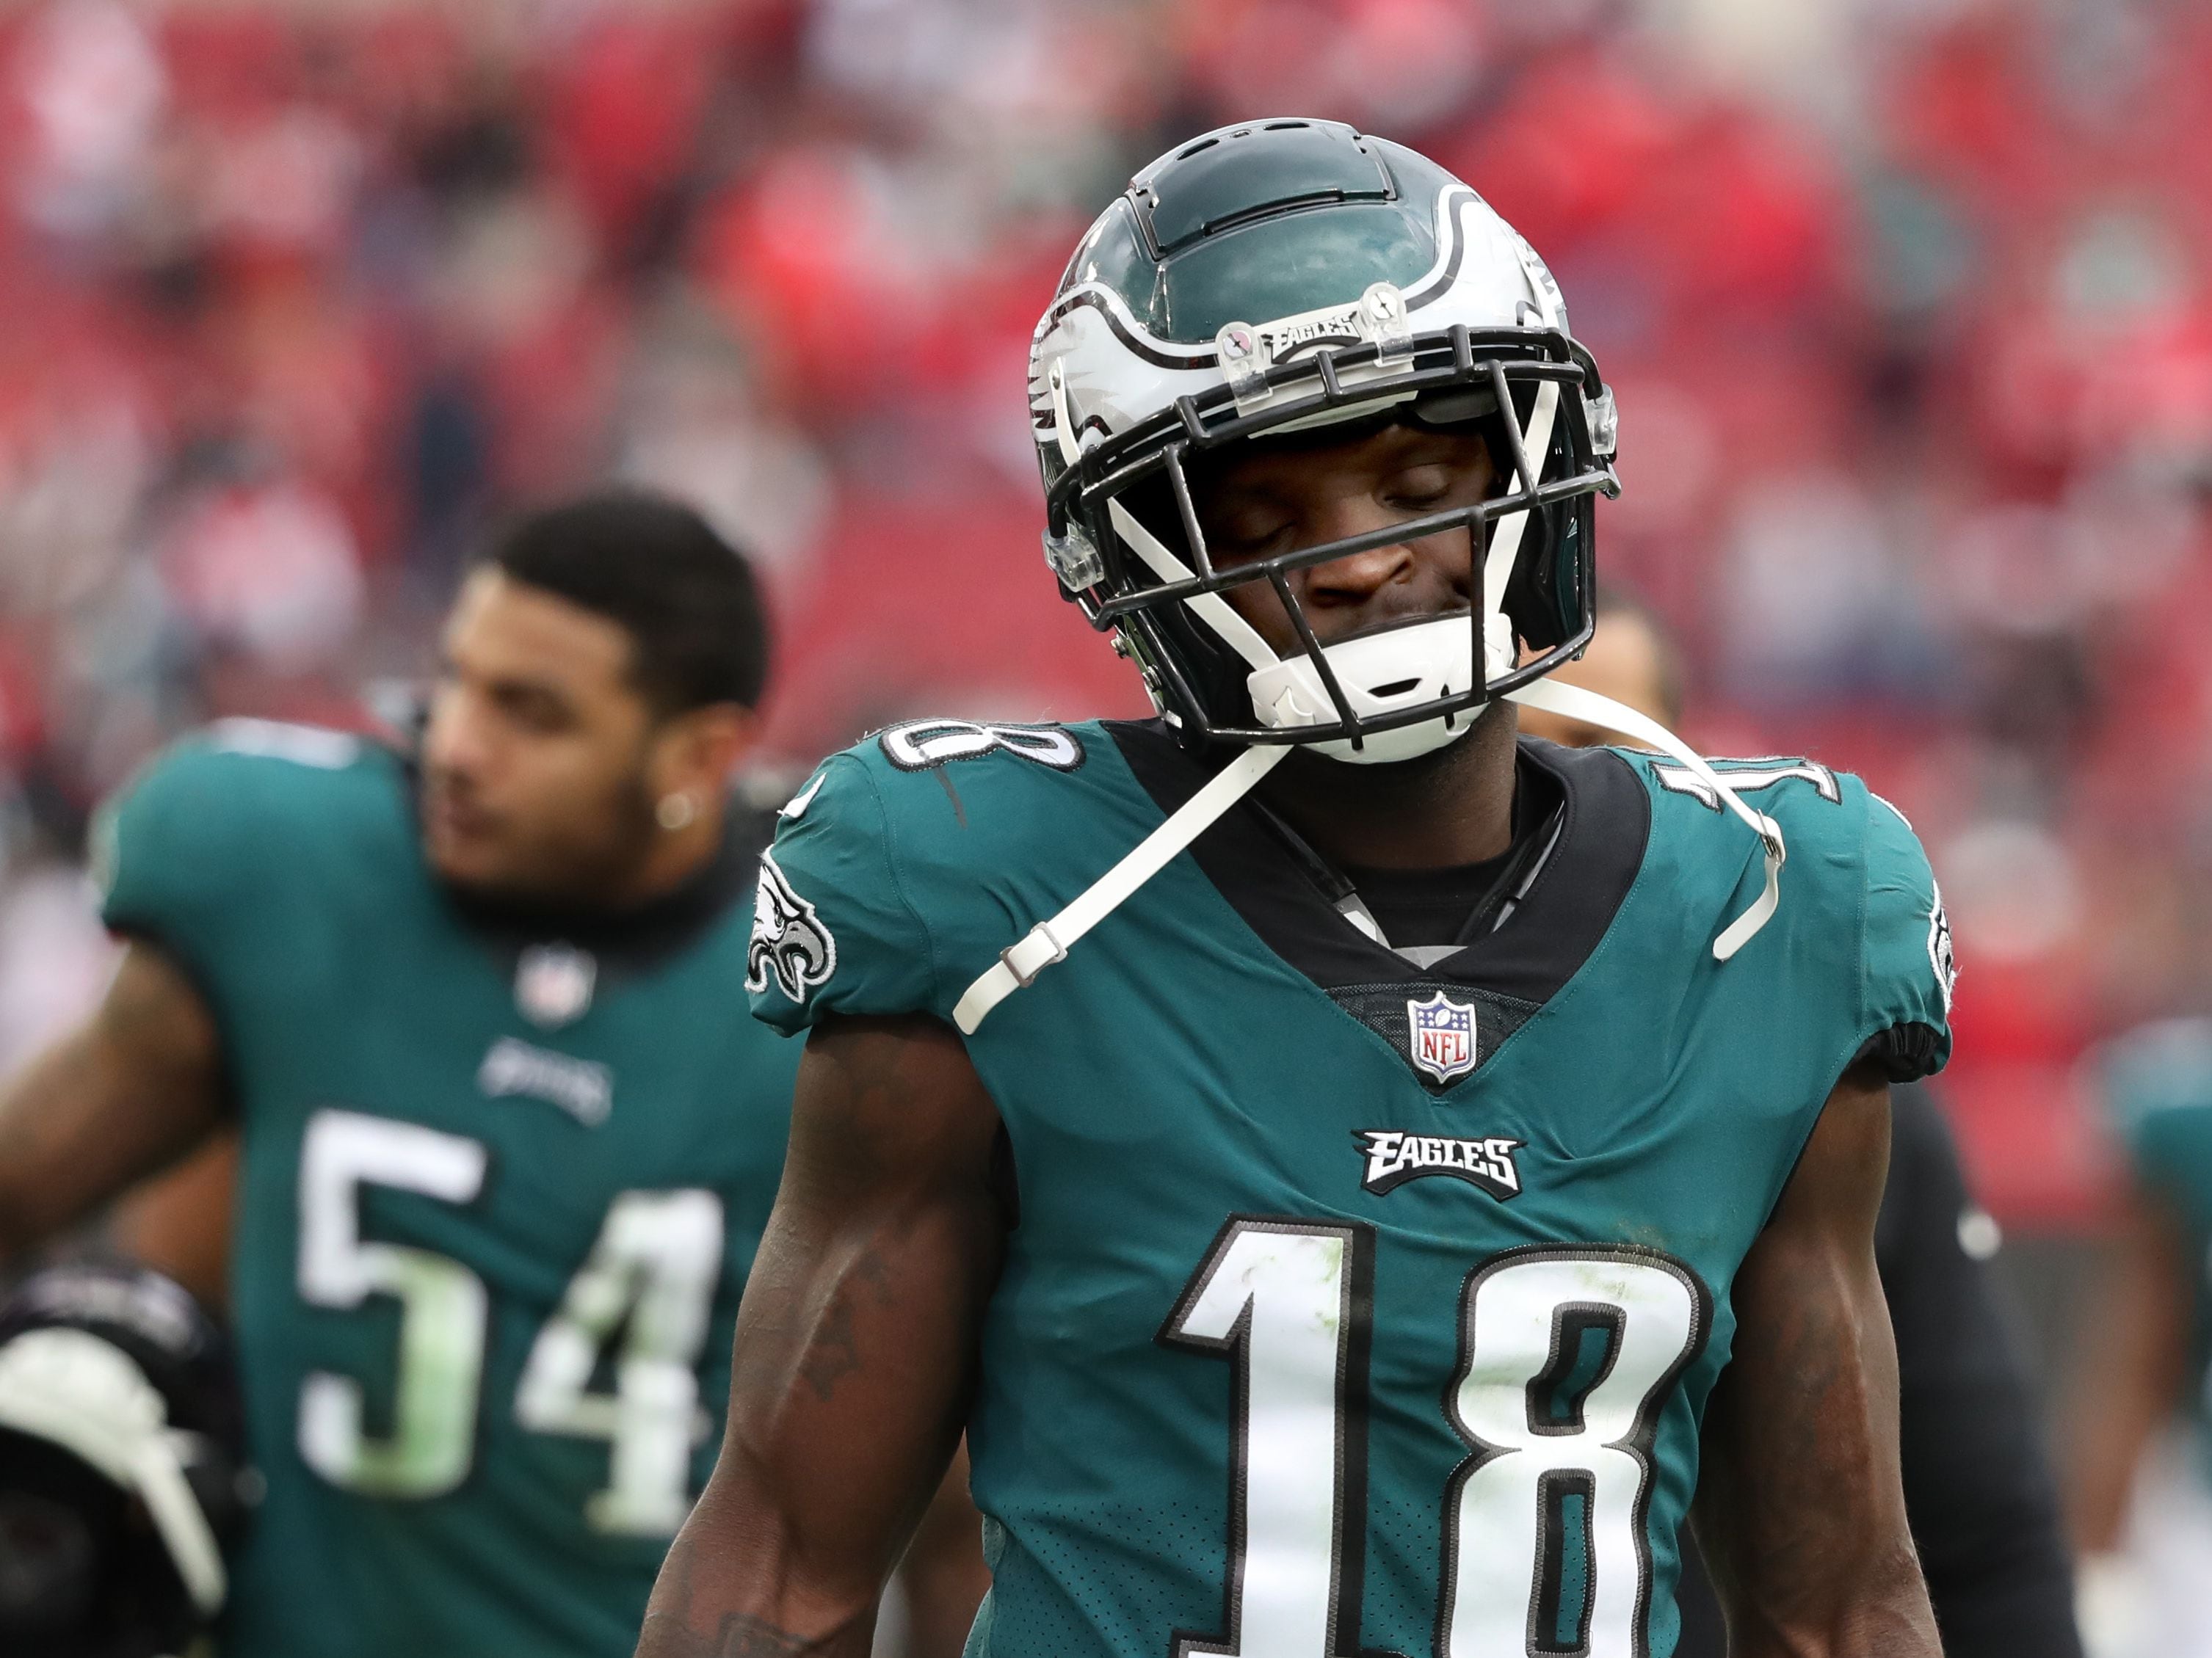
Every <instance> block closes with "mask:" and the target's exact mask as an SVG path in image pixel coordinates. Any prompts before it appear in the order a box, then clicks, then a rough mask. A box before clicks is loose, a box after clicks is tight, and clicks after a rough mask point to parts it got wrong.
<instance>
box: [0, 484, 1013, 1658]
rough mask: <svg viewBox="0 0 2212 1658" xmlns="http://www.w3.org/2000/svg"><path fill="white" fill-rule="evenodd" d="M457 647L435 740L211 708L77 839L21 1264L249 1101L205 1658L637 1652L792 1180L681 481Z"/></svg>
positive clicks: (623, 504)
mask: <svg viewBox="0 0 2212 1658" xmlns="http://www.w3.org/2000/svg"><path fill="white" fill-rule="evenodd" d="M443 651H444V663H443V671H442V673H441V677H440V679H439V681H438V683H437V686H436V688H435V692H434V694H433V695H432V697H431V699H430V701H429V703H428V710H427V720H426V723H425V725H424V726H423V728H422V734H421V738H420V744H419V750H418V751H417V752H416V753H414V754H411V755H408V754H401V753H398V752H394V751H392V750H388V749H386V748H384V747H381V746H379V745H378V744H374V743H371V742H368V741H365V740H363V739H362V738H356V737H351V736H345V735H341V734H339V733H337V732H329V731H320V730H309V729H304V728H300V727H293V726H275V725H269V724H264V723H259V722H253V721H229V722H225V723H222V724H220V725H217V726H215V727H213V728H212V729H211V730H210V731H209V732H206V733H204V735H201V736H199V737H197V738H191V739H190V740H188V741H186V742H185V743H183V744H179V746H178V747H176V748H175V749H173V750H171V751H170V752H169V753H167V755H165V756H162V757H161V758H160V759H159V760H157V761H156V762H155V763H154V764H153V765H152V766H151V767H149V768H148V769H147V771H146V772H145V773H144V774H143V775H142V776H141V777H140V778H139V779H138V780H137V781H136V782H135V783H134V784H133V785H132V786H131V788H130V789H129V790H128V791H127V793H125V795H124V796H123V798H122V799H120V801H119V802H118V803H116V804H115V805H113V806H112V808H110V809H109V810H108V811H107V812H106V815H105V817H104V821H103V823H102V825H101V827H100V831H99V846H98V854H99V862H100V874H101V877H102V879H103V881H104V883H105V887H106V919H107V921H108V924H109V925H110V926H112V927H113V928H115V929H116V930H117V931H118V932H120V933H122V934H123V935H125V937H126V938H128V940H129V946H128V949H127V950H126V951H125V955H124V957H123V961H122V964H121V967H120V969H119V971H118V973H117V975H116V977H115V980H114V982H113V985H112V988H111V989H110V990H109V991H108V993H107V995H106V999H105V1001H104V1002H103V1003H102V1005H100V1008H99V1009H98V1010H97V1011H96V1012H95V1014H94V1017H92V1018H91V1020H90V1021H89V1023H87V1024H86V1025H85V1027H84V1028H83V1029H81V1030H80V1031H78V1032H77V1033H76V1034H75V1035H71V1036H70V1037H69V1038H67V1039H66V1040H64V1042H61V1043H60V1044H59V1045H58V1046H57V1047H55V1048H52V1050H51V1051H50V1052H48V1053H47V1054H46V1055H44V1056H43V1057H42V1058H41V1059H40V1060H37V1061H36V1062H34V1063H33V1065H32V1066H30V1068H29V1069H28V1070H27V1072H26V1073H25V1074H24V1075H22V1076H21V1077H20V1078H17V1079H16V1080H15V1082H14V1084H12V1086H10V1087H9V1089H8V1090H6V1092H5V1093H4V1095H0V1254H6V1253H9V1252H13V1251H20V1250H21V1249H23V1248H26V1247H27V1246H28V1245H30V1244H32V1243H33V1242H37V1241H39V1240H40V1239H43V1238H46V1237H47V1236H51V1235H52V1234H54V1233H55V1232H57V1231H58V1230H60V1229H62V1228H64V1227H65V1226H68V1225H69V1224H70V1223H72V1222H73V1221H75V1220H76V1219H77V1218H79V1217H81V1216H83V1215H84V1214H86V1213H87V1212H88V1211H90V1210H91V1209H92V1208H93V1207H94V1206H95V1205H98V1204H100V1203H101V1202H102V1201H103V1200H105V1199H107V1198H109V1197H111V1196H112V1195H113V1194H114V1193H117V1192H118V1190H120V1189H121V1188H122V1187H124V1186H125V1184H126V1183H127V1182H130V1181H133V1180H134V1179H136V1178H137V1177H139V1176H142V1175H146V1174H147V1173H148V1172H149V1171H150V1170H154V1169H159V1168H161V1167H162V1166H163V1165H165V1164H167V1163H172V1162H173V1160H175V1159H177V1158H179V1157H183V1156H185V1155H186V1154H187V1153H190V1152H191V1151H193V1149H194V1148H196V1147H201V1146H204V1145H206V1144H207V1143H208V1142H209V1141H210V1139H211V1138H212V1137H216V1136H217V1135H219V1134H220V1133H222V1131H223V1130H224V1128H225V1127H226V1126H227V1125H230V1126H234V1127H235V1129H236V1132H237V1134H238V1139H239V1145H240V1163H239V1169H238V1174H237V1186H236V1195H235V1198H234V1203H233V1208H234V1222H235V1225H234V1234H233V1236H232V1237H231V1240H230V1242H229V1244H228V1257H229V1273H230V1296H229V1302H230V1307H231V1311H232V1315H233V1317H234V1321H235V1324H236V1331H237V1342H238V1347H239V1363H240V1371H241V1375H242V1380H243V1384H244V1393H245V1398H246V1405H247V1414H248V1428H249V1440H250V1446H251V1450H252V1456H253V1460H254V1461H255V1462H256V1464H257V1465H258V1468H259V1470H260V1472H261V1473H262V1474H263V1475H264V1478H265V1479H266V1482H267V1497H266V1501H265V1503H264V1506H263V1508H262V1509H261V1511H260V1513H259V1515H258V1518H257V1521H256V1523H255V1524H254V1526H253V1527H252V1531H251V1535H250V1538H249V1540H248V1541H247V1543H246V1546H245V1550H244V1552H243V1554H242V1555H241V1557H240V1558H239V1559H238V1560H237V1562H236V1563H235V1565H234V1569H233V1571H232V1591H231V1594H230V1597H229V1605H228V1610H227V1612H226V1614H225V1620H224V1624H223V1626H222V1650H223V1653H224V1655H225V1658H258V1655H271V1658H274V1655H283V1658H316V1655H331V1658H337V1655H347V1658H352V1655H369V1654H375V1655H380V1658H381V1655H391V1654H394V1653H404V1654H413V1655H421V1658H447V1655H463V1654H468V1655H476V1654H484V1653H543V1652H559V1653H564V1654H580V1655H581V1654H592V1653H610V1654H611V1653H617V1652H622V1651H626V1650H627V1649H628V1648H629V1645H630V1643H632V1641H633V1640H634V1639H635V1635H636V1631H637V1626H638V1621H639V1619H640V1618H641V1616H642V1613H643V1610H644V1603H645V1598H646V1595H647V1591H648V1590H649V1588H650V1587H651V1584H652V1581H653V1571H654V1569H655V1568H656V1566H657V1565H658V1564H659V1560H660V1558H661V1556H662V1554H663V1552H665V1549H666V1546H667V1544H668V1540H669V1539H670V1538H671V1536H672V1535H673V1534H674V1533H675V1530H676V1528H677V1526H678V1523H679V1522H680V1521H681V1520H682V1519H683V1517H684V1513H685V1511H686V1510H687V1509H689V1507H690V1503H691V1500H692V1497H693V1494H694V1493H695V1492H696V1490H697V1488H698V1485H699V1483H700V1481H701V1479H702V1477H703V1475H704V1473H706V1468H707V1462H708V1459H709V1458H710V1457H711V1455H712V1446H713V1444H714V1426H715V1424H716V1420H717V1418H718V1417H719V1414H720V1406H721V1404H722V1401H723V1400H724V1398H725V1397H726V1389H727V1383H726V1375H727V1371H726V1364H727V1362H728V1352H727V1350H728V1347H729V1331H730V1327H731V1325H732V1321H733V1319H734V1316H735V1311H736V1307H737V1303H738V1291H739V1289H740V1287H741V1286H742V1284H743V1283H744V1277H745V1273H746V1272H747V1270H748V1268H749V1266H750V1263H751V1260H752V1257H753V1252H754V1248H755V1246H756V1244H757V1242H758V1239H759V1236H760V1233H761V1228H762V1226H763V1223H764V1221H765V1219H766V1218H767V1215H768V1212H769V1203H770V1200H771V1198H772V1195H773V1193H774V1191H775V1185H776V1182H777V1179H778V1175H779V1171H780V1169H781V1163H782V1158H783V1148H784V1142H785V1138H786V1132H787V1120H788V1114H789V1102H790V1095H791V1084H792V1073H793V1065H794V1060H795V1055H793V1054H792V1053H791V1052H790V1051H789V1048H788V1045H787V1044H785V1043H782V1042H778V1041H776V1040H775V1038H774V1037H773V1036H772V1035H769V1034H768V1033H766V1032H758V1031H755V1030H752V1029H748V1028H747V1023H748V1022H746V1021H744V1020H742V1019H738V1020H735V1021H733V1020H732V1018H731V1017H729V1010H730V1009H731V1007H732V1005H733V1003H734V1002H735V1001H736V1000H737V999H738V998H740V997H741V996H742V995H743V994H744V984H745V981H746V979H747V976H748V966H747V952H748V934H749V930H750V920H751V914H752V906H751V900H752V896H753V892H754V888H755V884H756V859H755V853H756V850H757V836H756V835H752V834H750V833H749V829H750V826H748V825H745V824H742V823H738V821H736V819H735V817H734V815H733V813H732V811H731V809H730V808H729V807H728V805H727V804H726V801H727V795H726V787H727V782H728V780H729V777H730V774H731V772H732V768H733V767H734V766H735V765H736V764H737V763H738V761H739V760H740V759H741V757H742V756H744V753H745V752H746V750H747V748H748V746H749V745H750V744H751V742H752V740H753V733H754V731H755V728H756V726H755V719H754V715H753V712H752V710H753V708H754V705H755V704H756V703H757V701H758V700H759V697H760V694H761V688H762V682H763V671H764V665H765V653H766V643H765V635H764V630H763V619H762V615H761V610H760V605H759V602H758V600H757V597H756V594H755V590H754V586H753V582H752V579H751V576H750V573H749V571H748V569H747V567H746V565H745V563H744V561H743V560H742V559H741V558H740V557H739V556H738V555H737V553H736V552H734V551H733V550H732V549H731V548H730V547H729V546H728V545H727V544H725V543H724V542H723V541H722V540H721V539H720V538H719V537H717V536H716V535H715V534H714V532H713V531H711V530H709V529H708V526H707V525H705V524H704V523H703V522H702V521H701V519H699V518H698V517H697V516H696V514H694V513H691V512H690V511H689V510H687V509H684V508H682V507H677V506H675V505H673V504H670V503H665V502H663V501H658V500H654V499H651V498H647V497H643V496H635V495H611V496H603V497H598V498H593V499H589V500H586V501H580V502H577V503H574V504H572V505H568V506H565V507H557V508H555V509H553V510H550V511H547V512H544V513H539V514H538V515H536V516H533V517H531V518H528V519H524V520H523V521H521V522H520V524H519V525H517V526H516V527H515V528H514V530H513V531H512V533H510V534H509V535H508V536H507V537H506V538H505V539H504V540H503V541H501V543H500V544H498V545H497V547H496V548H495V550H494V551H493V552H492V553H491V555H490V556H489V557H488V558H486V559H485V560H484V561H483V562H482V563H480V564H479V565H478V566H477V568H475V569H474V570H473V571H472V573H471V574H470V575H469V576H468V578H467V580H466V581H465V584H464V586H463V587H462V589H461V592H460V594H459V599H458V602H457V603H456V604H455V605H454V607H453V611H452V614H451V616H450V618H449V620H448V622H447V628H446V631H445V637H444V647H443ZM211 1155H212V1157H213V1161H212V1162H210V1163H200V1164H198V1165H197V1166H196V1168H195V1169H194V1172H193V1173H192V1174H191V1175H190V1176H188V1177H187V1179H186V1182H185V1187H184V1188H183V1194H182V1195H180V1196H178V1197H177V1200H175V1201H173V1202H171V1203H170V1204H169V1205H168V1206H167V1218H168V1222H169V1224H168V1225H167V1230H166V1232H165V1233H164V1234H163V1236H167V1238H168V1239H169V1241H170V1242H171V1244H172V1245H173V1244H174V1243H175V1242H176V1240H177V1238H178V1237H179V1236H180V1235H182V1236H185V1237H186V1240H187V1242H190V1241H191V1235H192V1234H193V1233H194V1230H195V1225H196V1223H195V1222H194V1220H193V1216H194V1215H195V1214H196V1213H204V1212H205V1209H206V1207H207V1206H206V1204H205V1201H204V1199H205V1197H206V1195H207V1194H208V1193H210V1191H212V1192H215V1193H221V1192H222V1190H223V1189H224V1188H225V1187H226V1186H227V1184H228V1182H227V1180H226V1179H225V1178H224V1175H223V1171H222V1167H221V1154H220V1152H216V1153H214V1154H211ZM194 1194H197V1208H195V1201H196V1199H195V1196H194ZM210 1230H215V1231H216V1232H218V1233H219V1230H220V1229H219V1228H214V1229H210ZM221 1248H222V1246H221V1244H220V1242H219V1239H218V1241H217V1242H216V1244H215V1246H214V1247H213V1248H212V1249H209V1248H199V1249H198V1250H197V1253H198V1254H201V1255H206V1254H210V1253H213V1254H219V1253H220V1251H221ZM173 1253H177V1254H191V1253H193V1251H192V1250H191V1249H188V1248H175V1249H174V1250H173ZM975 1570H980V1566H978V1567H976V1568H975ZM972 1576H973V1574H972V1572H971V1581H972ZM973 1592H975V1593H980V1586H979V1587H977V1588H975V1590H974V1591H973Z"/></svg>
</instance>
